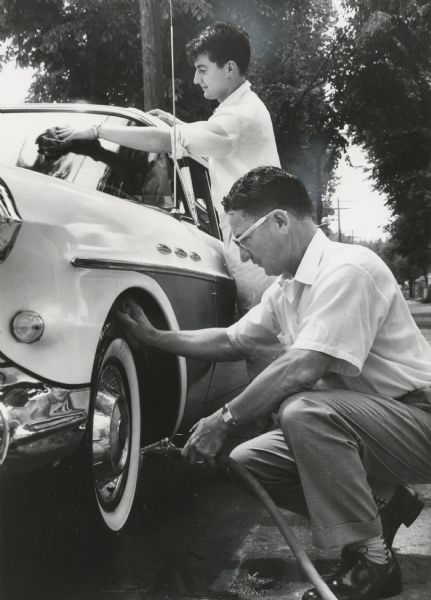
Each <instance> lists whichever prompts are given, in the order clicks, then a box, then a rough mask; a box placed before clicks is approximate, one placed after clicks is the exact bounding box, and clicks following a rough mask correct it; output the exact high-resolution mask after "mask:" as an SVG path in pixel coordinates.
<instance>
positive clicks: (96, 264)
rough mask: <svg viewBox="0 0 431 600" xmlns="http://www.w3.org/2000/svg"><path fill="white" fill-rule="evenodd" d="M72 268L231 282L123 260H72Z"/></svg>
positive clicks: (184, 270)
mask: <svg viewBox="0 0 431 600" xmlns="http://www.w3.org/2000/svg"><path fill="white" fill-rule="evenodd" d="M70 263H71V265H72V266H73V267H76V268H77V269H108V270H116V271H138V272H139V273H146V274H151V273H163V274H166V275H183V276H185V277H196V278H198V279H206V280H208V281H217V280H220V279H224V280H226V281H233V280H232V278H231V277H229V275H222V274H216V275H211V274H210V273H204V272H203V271H194V270H193V269H187V267H178V268H177V267H168V266H164V265H155V264H151V263H138V262H129V261H123V260H113V259H106V258H80V257H76V258H72V259H71V261H70Z"/></svg>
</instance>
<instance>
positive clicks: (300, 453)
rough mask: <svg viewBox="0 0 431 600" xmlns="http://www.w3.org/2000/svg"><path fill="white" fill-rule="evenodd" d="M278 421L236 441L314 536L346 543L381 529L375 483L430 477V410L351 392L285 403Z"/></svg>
mask: <svg viewBox="0 0 431 600" xmlns="http://www.w3.org/2000/svg"><path fill="white" fill-rule="evenodd" d="M278 417H279V423H280V427H279V428H275V429H273V430H271V431H269V432H267V433H264V434H262V435H260V436H258V437H256V438H254V439H251V440H248V441H247V442H245V443H243V444H241V445H239V446H237V447H236V448H235V449H234V450H233V451H232V453H231V456H232V457H233V458H234V459H235V460H237V461H239V462H240V463H241V464H242V465H243V466H245V467H247V469H249V470H250V471H251V472H252V473H253V474H254V475H255V476H256V477H257V478H258V480H259V481H260V482H261V483H262V484H263V486H264V487H265V488H266V489H267V491H268V492H269V493H270V494H271V496H272V497H273V498H274V500H275V501H276V502H277V503H278V504H279V505H280V506H284V507H286V508H288V509H290V510H292V511H294V512H297V513H300V514H303V515H307V516H309V517H310V519H311V525H312V530H313V542H314V543H315V544H316V545H317V546H319V547H321V548H331V547H342V546H344V545H346V544H349V543H352V542H355V541H360V540H364V539H367V538H370V537H374V536H378V535H380V534H381V532H382V529H381V522H380V518H379V516H378V509H377V506H376V504H375V502H374V498H373V493H372V487H373V482H375V483H378V484H380V485H382V484H400V483H430V482H431V412H426V411H424V410H422V409H420V408H418V407H415V406H411V405H406V404H403V403H402V402H401V401H396V400H393V399H391V398H387V397H382V396H372V395H365V394H362V393H358V392H352V391H348V390H328V391H326V390H325V391H307V392H301V393H299V394H295V395H294V396H291V397H289V398H288V399H287V400H285V401H284V402H283V404H282V405H281V407H280V410H279V413H278Z"/></svg>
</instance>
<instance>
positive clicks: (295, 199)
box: [223, 167, 313, 218]
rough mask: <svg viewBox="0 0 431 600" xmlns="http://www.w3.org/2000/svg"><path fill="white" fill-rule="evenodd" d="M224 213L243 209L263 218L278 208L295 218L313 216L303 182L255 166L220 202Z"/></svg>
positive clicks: (272, 170) (292, 176)
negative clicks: (288, 212) (290, 213)
mask: <svg viewBox="0 0 431 600" xmlns="http://www.w3.org/2000/svg"><path fill="white" fill-rule="evenodd" d="M223 206H224V210H225V212H229V211H230V210H244V211H245V212H246V213H248V214H250V215H255V216H262V215H264V214H266V213H268V212H269V211H271V210H274V209H276V208H281V209H282V210H288V211H290V212H292V213H293V214H294V215H295V216H296V217H299V218H302V217H305V216H312V214H313V203H312V202H311V199H310V196H309V195H308V193H307V190H306V189H305V187H304V185H303V183H302V181H301V180H300V179H298V178H297V177H295V175H291V174H290V173H288V172H287V171H284V170H283V169H279V168H278V167H256V168H255V169H252V170H251V171H249V172H248V173H246V174H245V175H243V176H242V177H241V178H240V179H238V180H237V181H236V182H235V183H234V184H233V186H232V187H231V189H230V192H229V194H228V195H227V196H225V197H224V199H223Z"/></svg>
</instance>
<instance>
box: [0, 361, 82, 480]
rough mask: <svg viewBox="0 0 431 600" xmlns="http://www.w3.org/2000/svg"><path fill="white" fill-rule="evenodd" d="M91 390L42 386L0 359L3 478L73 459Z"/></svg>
mask: <svg viewBox="0 0 431 600" xmlns="http://www.w3.org/2000/svg"><path fill="white" fill-rule="evenodd" d="M89 405H90V388H89V387H79V388H76V389H64V388H61V387H55V386H53V385H50V384H47V383H44V382H41V381H39V380H37V379H35V378H34V377H31V376H29V375H27V374H26V373H23V372H22V371H21V370H20V369H18V368H17V367H15V366H14V365H13V364H11V363H9V362H6V361H4V360H3V359H1V358H0V465H3V466H2V467H1V468H2V469H3V470H5V472H7V473H15V472H17V473H18V472H26V471H31V470H34V469H35V468H38V467H39V466H42V465H44V464H50V463H51V464H53V463H55V462H57V461H58V460H59V459H61V458H64V457H65V456H67V455H70V454H72V453H73V451H74V450H75V449H76V448H77V447H78V446H79V443H80V442H81V440H82V438H83V436H84V433H85V428H86V423H87V417H88V412H89Z"/></svg>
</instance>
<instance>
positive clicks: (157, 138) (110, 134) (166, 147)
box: [56, 121, 236, 158]
mask: <svg viewBox="0 0 431 600" xmlns="http://www.w3.org/2000/svg"><path fill="white" fill-rule="evenodd" d="M189 125H190V126H187V125H186V127H185V128H181V126H179V127H178V128H177V150H178V152H179V154H178V156H183V155H184V154H194V155H198V156H212V157H215V158H217V157H224V156H227V155H228V154H230V152H231V151H232V148H233V139H234V138H235V137H236V136H235V135H228V134H227V133H226V131H225V130H224V129H223V128H222V127H220V126H219V125H218V124H217V123H216V122H211V123H210V122H208V121H199V122H197V123H192V124H189ZM56 133H57V136H58V138H59V139H60V140H61V141H62V142H72V141H74V140H80V141H82V140H94V139H96V137H99V138H101V139H104V140H107V141H109V142H115V143H116V144H120V145H121V146H126V147H127V148H132V149H134V150H141V151H143V152H168V153H170V152H172V132H171V131H165V130H163V129H160V128H158V127H127V126H125V125H124V126H118V127H109V126H105V125H101V126H98V127H87V128H84V129H74V128H73V127H60V128H59V129H58V130H57V132H56Z"/></svg>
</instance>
